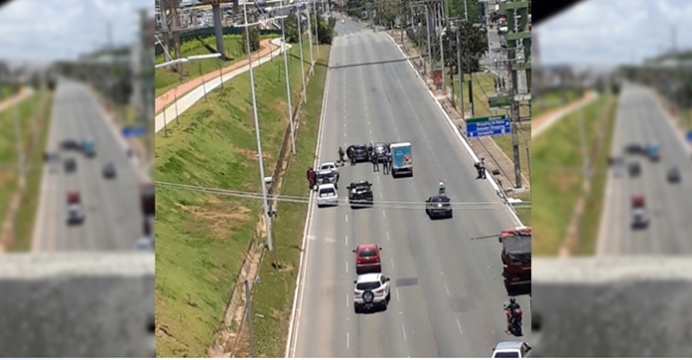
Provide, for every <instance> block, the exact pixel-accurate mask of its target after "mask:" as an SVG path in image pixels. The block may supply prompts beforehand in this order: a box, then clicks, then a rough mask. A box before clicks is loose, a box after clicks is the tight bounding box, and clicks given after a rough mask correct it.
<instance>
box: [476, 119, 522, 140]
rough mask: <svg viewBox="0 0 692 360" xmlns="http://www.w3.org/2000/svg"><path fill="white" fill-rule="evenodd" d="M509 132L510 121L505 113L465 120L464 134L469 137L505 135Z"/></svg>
mask: <svg viewBox="0 0 692 360" xmlns="http://www.w3.org/2000/svg"><path fill="white" fill-rule="evenodd" d="M511 132H512V123H511V122H510V120H509V117H508V116H507V115H502V116H486V117H480V118H472V119H468V120H467V121H466V136H467V137H469V138H477V137H481V136H496V135H506V134H510V133H511Z"/></svg>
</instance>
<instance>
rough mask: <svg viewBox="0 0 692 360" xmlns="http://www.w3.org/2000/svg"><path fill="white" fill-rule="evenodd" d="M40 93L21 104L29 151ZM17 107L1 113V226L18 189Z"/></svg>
mask: <svg viewBox="0 0 692 360" xmlns="http://www.w3.org/2000/svg"><path fill="white" fill-rule="evenodd" d="M39 96H40V94H39V93H34V94H33V95H31V96H29V97H27V98H25V99H24V100H22V101H21V102H20V104H19V119H20V122H19V124H20V131H21V135H22V147H23V148H24V152H26V151H27V149H28V146H29V144H30V141H29V140H30V139H31V115H32V108H33V106H34V104H37V103H38V102H36V100H37V99H38V98H39ZM15 106H16V104H15V105H12V106H10V107H8V108H5V110H4V111H2V112H0V129H2V131H0V224H1V223H2V221H4V219H5V215H6V213H7V210H8V205H9V202H10V199H11V198H12V195H13V194H14V192H15V190H16V189H17V186H18V184H17V177H18V176H19V168H18V160H19V154H18V152H17V136H16V131H15V123H14V119H15Z"/></svg>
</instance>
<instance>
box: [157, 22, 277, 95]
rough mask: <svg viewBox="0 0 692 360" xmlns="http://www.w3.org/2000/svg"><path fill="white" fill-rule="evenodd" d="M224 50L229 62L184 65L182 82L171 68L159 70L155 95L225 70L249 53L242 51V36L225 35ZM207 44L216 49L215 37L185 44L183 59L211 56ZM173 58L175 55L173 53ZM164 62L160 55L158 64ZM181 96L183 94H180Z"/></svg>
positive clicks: (183, 46)
mask: <svg viewBox="0 0 692 360" xmlns="http://www.w3.org/2000/svg"><path fill="white" fill-rule="evenodd" d="M273 37H274V36H268V35H265V36H262V39H268V38H273ZM223 42H224V49H225V51H226V57H227V58H229V60H228V61H222V60H219V59H207V60H199V61H194V62H189V63H185V64H183V79H182V81H181V80H180V75H179V74H178V73H176V72H174V71H172V70H171V69H170V68H168V69H157V70H156V73H155V79H156V80H155V89H156V90H155V95H156V96H160V95H163V94H164V93H166V91H168V90H170V89H172V88H174V87H176V86H178V85H180V84H182V83H185V82H188V81H190V80H192V79H195V78H197V77H199V76H201V75H204V74H208V73H210V72H213V71H218V70H219V66H221V68H224V67H226V66H228V65H231V64H233V63H234V62H237V61H240V60H244V59H247V51H246V50H245V49H242V46H241V36H240V35H224V37H223ZM205 44H206V45H207V46H209V47H211V48H214V49H215V48H216V40H215V37H213V36H210V37H206V38H203V39H202V40H201V41H200V40H197V39H195V40H191V41H188V42H185V43H183V44H182V45H181V52H182V57H188V56H193V55H207V54H211V53H212V51H209V49H208V48H207V47H206V46H205ZM171 56H173V53H171ZM163 62H164V55H163V54H162V55H159V56H157V57H156V64H160V63H163ZM178 95H179V96H180V95H181V94H178Z"/></svg>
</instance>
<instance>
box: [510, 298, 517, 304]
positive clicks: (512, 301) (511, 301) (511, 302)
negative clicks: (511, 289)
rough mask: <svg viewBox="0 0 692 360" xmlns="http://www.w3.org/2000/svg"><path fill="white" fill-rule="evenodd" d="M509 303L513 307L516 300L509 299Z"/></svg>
mask: <svg viewBox="0 0 692 360" xmlns="http://www.w3.org/2000/svg"><path fill="white" fill-rule="evenodd" d="M509 303H510V304H512V305H514V304H516V303H517V299H515V298H514V297H511V298H509Z"/></svg>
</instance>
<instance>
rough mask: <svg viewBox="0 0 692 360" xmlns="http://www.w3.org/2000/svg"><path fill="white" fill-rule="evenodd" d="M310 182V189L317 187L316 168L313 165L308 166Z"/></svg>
mask: <svg viewBox="0 0 692 360" xmlns="http://www.w3.org/2000/svg"><path fill="white" fill-rule="evenodd" d="M308 183H309V184H310V190H312V189H314V188H315V170H313V169H312V167H310V168H308Z"/></svg>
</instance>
